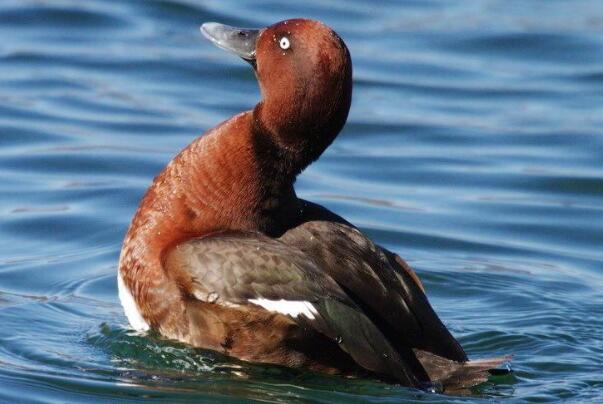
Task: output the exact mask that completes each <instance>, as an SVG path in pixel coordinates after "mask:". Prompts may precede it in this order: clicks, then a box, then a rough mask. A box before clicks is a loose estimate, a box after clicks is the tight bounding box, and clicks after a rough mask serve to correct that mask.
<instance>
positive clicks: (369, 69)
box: [0, 0, 603, 403]
mask: <svg viewBox="0 0 603 404" xmlns="http://www.w3.org/2000/svg"><path fill="white" fill-rule="evenodd" d="M297 16H305V17H312V18H317V19H321V20H323V21H324V22H326V23H327V24H329V25H330V26H332V27H334V28H335V29H336V30H337V31H338V32H339V33H340V35H341V36H342V37H343V38H344V39H345V41H346V42H347V44H348V46H349V48H350V51H351V53H352V57H353V60H354V69H355V70H354V83H355V93H354V102H353V106H352V110H351V113H350V119H349V122H348V124H347V126H346V128H345V129H344V131H343V133H342V134H341V135H340V137H339V138H338V139H337V141H336V142H335V143H334V144H333V146H332V147H331V148H329V149H328V150H327V152H326V153H325V155H324V156H323V157H322V158H321V159H320V160H319V161H318V162H317V163H316V164H314V165H312V166H311V167H310V168H309V169H308V170H306V171H305V172H304V174H303V175H302V176H301V177H300V178H299V180H298V183H297V190H298V193H299V195H300V196H302V197H304V198H307V199H310V200H313V201H316V202H318V203H321V204H324V205H325V206H327V207H329V208H330V209H332V210H334V211H335V212H337V213H339V214H341V215H343V216H344V217H346V218H347V219H348V220H350V221H352V222H353V223H355V224H357V225H358V226H360V227H361V228H362V230H364V231H365V232H366V233H368V234H369V235H370V236H371V237H373V238H374V239H375V240H376V241H377V242H379V243H382V244H383V245H385V246H386V247H388V248H390V249H393V250H394V251H396V252H398V253H399V254H400V255H401V256H403V257H405V258H406V259H408V261H409V262H410V263H411V264H412V265H413V266H414V267H415V268H416V269H417V272H418V273H419V275H420V276H421V277H422V279H423V281H424V283H425V286H426V288H427V291H428V295H429V296H430V299H431V301H432V303H433V305H434V306H435V308H436V309H437V311H438V313H439V314H440V315H441V317H442V319H443V320H444V321H445V323H446V324H447V325H448V326H449V327H450V329H451V330H452V332H453V333H454V334H455V335H456V336H457V337H458V338H459V339H460V341H461V343H462V344H463V345H464V346H465V348H466V350H467V351H468V353H469V354H470V355H471V356H472V357H485V356H492V355H501V354H508V353H511V354H514V355H515V356H514V360H513V367H514V369H515V371H516V373H515V377H514V378H507V379H503V380H495V381H494V382H492V383H490V384H488V385H485V386H482V387H481V388H480V389H478V390H477V391H476V392H475V394H474V396H471V397H460V398H458V399H456V401H458V402H479V401H484V402H487V401H490V400H492V399H505V401H507V400H508V401H517V402H523V401H539V402H541V401H558V400H561V399H567V400H570V401H578V400H583V401H589V400H592V401H596V400H597V399H602V398H603V373H602V372H601V364H602V363H603V344H602V336H603V248H602V246H603V204H602V197H603V170H602V167H603V130H602V128H603V4H601V2H600V1H597V0H592V1H586V0H583V1H572V2H566V1H554V0H550V1H536V0H535V1H530V2H526V1H519V0H512V1H510V0H499V1H494V0H492V1H485V0H481V1H475V2H473V1H472V2H468V1H446V0H439V1H436V0H433V1H380V2H369V1H350V0H334V1H322V0H309V1H305V2H295V3H294V2H280V1H248V2H239V1H234V0H220V1H193V0H164V1H151V0H145V1H143V0H138V1H137V0H123V1H119V2H117V1H100V0H91V1H85V2H83V1H76V0H48V1H42V0H39V1H35V0H3V1H2V2H1V4H0V36H1V37H2V38H3V39H2V41H0V178H1V179H2V181H0V323H1V324H2V327H0V401H15V400H26V401H45V402H64V401H91V400H98V401H112V400H115V399H119V400H123V401H130V400H132V401H138V400H144V399H151V398H153V399H163V400H165V401H170V402H173V401H178V400H199V401H203V400H204V401H208V402H212V401H215V400H216V399H218V398H220V399H225V400H232V401H236V400H241V399H256V400H264V401H280V402H296V401H299V402H302V401H322V402H346V403H348V402H361V401H373V402H399V401H400V400H408V401H413V400H416V401H417V402H421V403H427V402H446V401H447V400H449V399H450V398H448V397H442V396H439V395H434V394H427V393H423V392H418V391H415V390H411V389H406V388H403V387H398V386H390V385H385V384H382V383H379V382H376V381H371V380H346V379H342V378H338V377H328V376H322V375H315V374H309V373H306V372H299V371H293V370H283V369H278V368H272V367H263V366H255V365H248V364H244V363H240V362H236V361H233V360H229V359H227V358H224V357H221V356H219V355H217V354H214V353H211V352H203V351H199V350H193V349H191V348H188V347H186V346H183V345H179V344H175V343H173V342H169V341H164V340H162V339H161V338H159V337H158V336H155V335H149V336H143V335H136V334H135V333H132V332H131V331H129V330H128V328H127V325H126V320H125V317H124V316H123V314H122V311H121V308H120V306H119V303H118V300H117V291H116V263H117V259H118V255H119V250H120V246H121V241H122V238H123V235H124V232H125V230H126V228H127V226H128V224H129V221H130V219H131V216H132V214H133V213H134V210H135V209H136V206H137V204H138V201H139V200H140V198H141V196H142V194H143V192H144V190H145V189H146V188H147V186H148V185H149V184H150V182H151V180H152V178H153V176H155V175H156V174H157V173H158V172H159V171H160V170H161V168H162V167H163V166H164V165H165V164H166V163H167V162H168V161H169V160H170V158H171V157H172V156H174V154H175V153H177V152H178V151H179V150H180V149H181V148H182V147H184V146H185V145H186V144H188V143H189V142H190V141H191V140H192V139H193V138H194V137H195V136H198V135H200V134H201V133H203V132H204V131H205V130H207V129H208V128H211V127H213V126H215V125H216V124H217V123H218V122H220V121H222V120H224V119H227V118H228V117H230V116H232V115H233V114H235V113H237V112H239V111H242V110H245V109H249V108H251V107H252V106H253V105H254V104H255V102H257V100H258V97H259V92H258V88H257V84H256V82H255V79H254V77H253V73H252V71H251V69H250V68H249V66H248V65H247V64H245V63H244V62H242V61H240V60H237V59H236V58H235V57H232V56H229V55H227V54H225V53H224V52H222V51H220V50H218V49H216V48H215V47H213V46H211V45H210V44H209V43H207V42H206V41H204V40H202V39H201V37H200V35H199V32H198V25H199V24H200V23H201V22H204V21H221V22H224V23H228V24H233V25H240V26H264V25H268V24H271V23H273V22H276V21H278V20H281V19H284V18H290V17H297Z"/></svg>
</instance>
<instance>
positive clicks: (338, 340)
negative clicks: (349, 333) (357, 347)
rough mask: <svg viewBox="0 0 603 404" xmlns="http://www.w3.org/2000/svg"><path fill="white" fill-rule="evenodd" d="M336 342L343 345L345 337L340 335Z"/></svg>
mask: <svg viewBox="0 0 603 404" xmlns="http://www.w3.org/2000/svg"><path fill="white" fill-rule="evenodd" d="M335 341H337V343H338V344H341V343H342V342H343V337H342V336H341V335H338V336H337V338H335Z"/></svg>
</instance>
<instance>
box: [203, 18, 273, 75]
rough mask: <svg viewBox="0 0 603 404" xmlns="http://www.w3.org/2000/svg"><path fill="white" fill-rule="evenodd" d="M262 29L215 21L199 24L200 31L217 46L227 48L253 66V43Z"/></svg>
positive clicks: (254, 64)
mask: <svg viewBox="0 0 603 404" xmlns="http://www.w3.org/2000/svg"><path fill="white" fill-rule="evenodd" d="M262 31H263V29H247V28H236V27H230V26H228V25H224V24H218V23H217V22H206V23H205V24H203V25H201V33H202V34H203V36H204V37H206V38H207V39H209V40H210V41H212V42H213V43H214V45H216V46H217V47H218V48H221V49H224V50H227V51H229V52H232V53H234V54H235V55H237V56H239V57H241V58H242V59H243V60H245V61H247V62H249V63H251V65H252V66H253V67H254V68H255V67H256V63H255V45H256V42H257V39H258V37H259V36H260V34H261V33H262Z"/></svg>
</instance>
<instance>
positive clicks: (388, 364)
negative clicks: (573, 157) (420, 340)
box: [164, 232, 429, 387]
mask: <svg viewBox="0 0 603 404" xmlns="http://www.w3.org/2000/svg"><path fill="white" fill-rule="evenodd" d="M164 266H166V267H168V268H169V273H171V274H172V276H173V277H174V278H175V280H176V282H177V283H178V284H179V285H180V287H181V290H182V293H183V294H184V295H185V296H186V297H187V298H188V299H192V300H197V301H201V302H205V303H212V304H216V305H221V306H224V307H233V306H237V307H241V306H254V307H255V308H258V307H260V308H263V309H265V310H268V311H272V312H278V313H280V314H282V315H285V316H288V317H289V318H290V319H292V320H293V321H294V322H296V323H297V324H298V325H299V326H300V327H302V328H310V329H313V330H315V331H316V332H318V333H320V334H322V335H324V336H326V337H328V338H329V339H331V340H333V341H336V342H337V344H338V346H339V347H340V348H341V349H342V350H343V351H345V352H347V353H348V354H349V356H351V358H352V359H353V360H354V361H355V362H356V363H357V364H358V365H360V366H361V367H363V368H365V369H367V370H369V371H371V372H374V373H376V374H379V375H382V376H385V377H386V378H389V379H393V380H395V381H397V382H399V383H403V384H405V385H408V386H416V387H419V386H423V385H424V383H427V382H428V381H429V377H428V375H427V373H426V371H425V369H424V368H423V367H422V365H421V364H420V362H419V361H418V359H417V358H416V356H415V354H414V352H413V351H412V349H411V347H410V346H401V347H399V346H396V347H394V346H393V345H392V343H391V342H390V340H389V339H388V338H387V337H386V336H385V335H384V334H383V332H382V330H380V329H379V327H377V326H376V325H375V324H374V323H373V321H372V320H371V314H369V313H365V312H364V310H363V306H361V305H358V304H356V302H355V300H358V299H357V296H355V297H354V298H352V297H350V296H349V295H348V293H347V292H346V291H345V290H344V289H342V287H341V286H340V285H339V284H338V283H337V282H336V281H335V280H334V279H333V278H332V277H331V275H330V274H329V273H328V271H325V270H324V269H323V268H318V267H317V264H316V261H315V260H313V259H312V258H310V257H309V256H308V254H307V253H305V252H304V251H302V250H300V249H299V248H297V247H295V246H293V245H291V244H289V243H285V242H283V241H281V240H278V239H273V238H269V237H267V236H264V235H262V234H259V233H246V232H229V233H215V234H213V235H209V236H205V237H202V238H195V239H191V240H188V241H185V242H183V243H181V244H179V245H177V246H175V247H174V248H173V249H172V250H170V251H169V252H168V253H167V255H166V257H165V260H164ZM350 275H351V276H353V275H355V274H350ZM191 307H194V306H191Z"/></svg>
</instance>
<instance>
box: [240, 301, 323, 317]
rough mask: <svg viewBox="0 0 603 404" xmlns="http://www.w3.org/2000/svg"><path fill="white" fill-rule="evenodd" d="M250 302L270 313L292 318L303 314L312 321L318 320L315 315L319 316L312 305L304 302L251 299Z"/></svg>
mask: <svg viewBox="0 0 603 404" xmlns="http://www.w3.org/2000/svg"><path fill="white" fill-rule="evenodd" d="M249 302H251V303H253V304H257V305H258V306H262V307H263V308H265V309H266V310H268V311H275V312H277V313H281V314H286V315H288V316H291V317H297V316H299V315H300V314H302V315H304V316H306V317H307V318H309V319H310V320H314V319H315V318H316V317H315V315H316V314H318V311H316V308H314V306H313V305H312V303H310V302H306V301H304V300H285V299H281V300H268V299H249Z"/></svg>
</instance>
